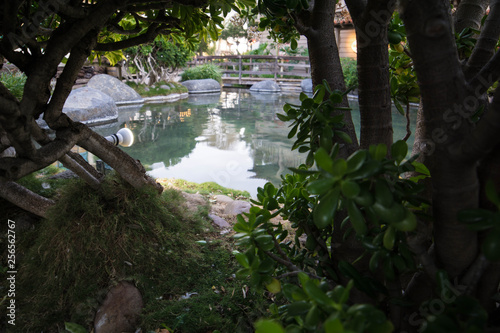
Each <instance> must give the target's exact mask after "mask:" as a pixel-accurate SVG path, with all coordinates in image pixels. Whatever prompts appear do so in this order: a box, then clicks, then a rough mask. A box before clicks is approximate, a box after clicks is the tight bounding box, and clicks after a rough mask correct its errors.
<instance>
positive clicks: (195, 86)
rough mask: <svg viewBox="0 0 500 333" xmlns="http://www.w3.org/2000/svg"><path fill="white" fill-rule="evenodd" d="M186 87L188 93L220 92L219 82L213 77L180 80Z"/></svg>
mask: <svg viewBox="0 0 500 333" xmlns="http://www.w3.org/2000/svg"><path fill="white" fill-rule="evenodd" d="M181 84H182V85H183V86H184V87H186V88H187V89H188V91H189V93H190V94H202V93H203V94H206V93H213V92H220V91H221V86H220V83H219V82H217V81H216V80H214V79H201V80H187V81H184V82H181Z"/></svg>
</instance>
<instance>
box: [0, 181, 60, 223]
mask: <svg viewBox="0 0 500 333" xmlns="http://www.w3.org/2000/svg"><path fill="white" fill-rule="evenodd" d="M0 197H2V198H4V199H6V200H7V201H9V202H11V203H13V204H14V205H16V206H18V207H21V208H22V209H24V210H26V211H28V212H31V213H33V214H35V215H38V216H41V217H45V216H46V214H47V210H48V209H49V208H50V207H52V206H53V205H54V204H55V202H54V201H53V200H50V199H47V198H45V197H42V196H41V195H38V194H36V193H34V192H32V191H30V190H28V189H27V188H25V187H23V186H21V185H19V184H18V183H16V182H13V181H8V180H6V179H4V178H2V177H0Z"/></svg>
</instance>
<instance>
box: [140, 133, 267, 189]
mask: <svg viewBox="0 0 500 333" xmlns="http://www.w3.org/2000/svg"><path fill="white" fill-rule="evenodd" d="M253 163H254V161H253V158H252V156H251V152H250V148H249V147H247V146H246V144H245V142H242V141H240V142H238V143H237V144H233V145H232V147H231V150H221V149H219V148H216V147H211V146H210V145H209V144H208V143H207V142H198V143H197V144H196V146H195V148H194V149H193V151H192V152H191V153H190V154H189V155H188V156H186V157H184V158H182V159H181V161H180V162H179V163H178V164H176V165H173V166H170V167H168V168H167V167H165V166H163V167H162V166H160V167H159V168H156V169H153V170H151V171H150V172H149V174H150V175H151V176H153V177H155V178H177V179H185V180H189V181H192V182H196V183H204V182H216V183H217V184H219V185H222V186H224V187H229V188H232V189H237V190H244V191H248V192H250V194H251V195H252V196H255V195H256V193H257V187H263V186H264V184H265V183H266V182H267V180H265V179H258V178H253V177H255V176H256V174H255V173H254V172H250V171H249V170H251V169H252V168H253Z"/></svg>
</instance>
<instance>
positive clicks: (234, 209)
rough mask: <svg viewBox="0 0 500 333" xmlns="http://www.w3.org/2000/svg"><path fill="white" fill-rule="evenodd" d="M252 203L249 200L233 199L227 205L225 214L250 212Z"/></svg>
mask: <svg viewBox="0 0 500 333" xmlns="http://www.w3.org/2000/svg"><path fill="white" fill-rule="evenodd" d="M251 207H252V205H251V204H250V203H249V202H248V201H241V200H235V201H231V202H229V203H228V204H227V205H226V208H225V209H224V214H226V215H238V214H242V213H248V212H250V208H251Z"/></svg>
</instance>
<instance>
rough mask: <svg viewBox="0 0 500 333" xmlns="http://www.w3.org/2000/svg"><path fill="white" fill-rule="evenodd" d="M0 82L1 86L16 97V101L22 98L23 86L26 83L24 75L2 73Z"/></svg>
mask: <svg viewBox="0 0 500 333" xmlns="http://www.w3.org/2000/svg"><path fill="white" fill-rule="evenodd" d="M0 81H1V82H2V83H3V85H4V86H5V87H6V88H7V89H9V90H10V92H12V94H14V96H16V98H17V99H21V98H23V90H24V84H25V83H26V75H24V74H23V73H20V72H18V73H12V72H8V73H2V75H1V76H0Z"/></svg>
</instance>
